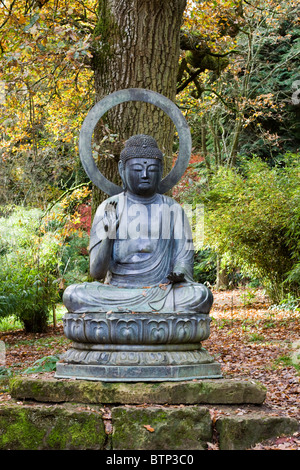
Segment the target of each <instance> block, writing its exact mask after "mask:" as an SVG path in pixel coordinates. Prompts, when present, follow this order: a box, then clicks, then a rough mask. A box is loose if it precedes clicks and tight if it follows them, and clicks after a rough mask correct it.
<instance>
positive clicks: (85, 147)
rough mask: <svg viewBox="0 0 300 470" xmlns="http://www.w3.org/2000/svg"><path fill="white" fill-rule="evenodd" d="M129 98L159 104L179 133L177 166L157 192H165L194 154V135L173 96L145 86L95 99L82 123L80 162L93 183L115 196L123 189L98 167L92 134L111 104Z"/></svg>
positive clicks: (177, 178)
mask: <svg viewBox="0 0 300 470" xmlns="http://www.w3.org/2000/svg"><path fill="white" fill-rule="evenodd" d="M127 101H143V102H145V103H151V104H153V105H155V106H157V107H158V108H160V109H162V110H163V111H164V112H165V113H166V114H167V115H168V116H169V117H170V119H172V121H173V123H174V125H175V127H176V130H177V133H178V137H179V152H178V156H177V160H176V162H175V165H174V167H173V168H172V169H171V171H170V173H169V174H168V175H167V176H166V177H165V178H163V179H162V181H161V182H160V184H159V187H158V192H159V193H160V194H164V193H166V192H167V191H169V190H170V189H171V188H172V187H173V186H174V185H175V184H176V183H177V182H178V181H179V180H180V178H181V177H182V175H183V173H184V172H185V170H186V168H187V166H188V163H189V160H190V156H191V149H192V139H191V133H190V130H189V127H188V125H187V122H186V120H185V117H184V116H183V114H182V113H181V111H180V109H179V108H178V107H177V106H176V105H175V104H174V103H173V102H172V101H171V100H169V99H168V98H166V97H165V96H163V95H161V94H160V93H157V92H155V91H150V90H145V89H143V88H128V89H125V90H118V91H115V92H114V93H111V94H110V95H108V96H106V97H105V98H103V99H102V100H101V101H99V102H98V103H96V104H95V105H94V106H93V108H92V109H91V110H90V111H89V113H88V114H87V116H86V118H85V120H84V121H83V124H82V126H81V130H80V135H79V155H80V159H81V163H82V165H83V168H84V170H85V172H86V174H87V175H88V176H89V177H90V179H91V181H92V182H93V183H94V185H95V186H97V187H98V188H99V189H101V190H102V191H104V192H105V193H107V194H108V195H109V196H114V195H115V194H119V193H121V192H122V191H123V189H122V188H121V186H118V185H116V184H114V183H112V182H111V181H109V180H108V179H106V178H105V177H104V176H103V175H102V173H101V172H100V170H99V168H98V167H97V165H96V163H95V161H94V158H93V154H92V136H93V132H94V129H95V127H96V124H97V122H98V121H99V120H100V119H101V117H102V116H103V115H104V114H105V113H106V112H107V111H109V110H110V109H111V108H113V107H115V106H117V105H118V104H121V103H125V102H127Z"/></svg>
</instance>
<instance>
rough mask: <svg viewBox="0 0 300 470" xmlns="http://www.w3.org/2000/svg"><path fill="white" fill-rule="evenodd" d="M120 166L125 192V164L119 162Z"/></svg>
mask: <svg viewBox="0 0 300 470" xmlns="http://www.w3.org/2000/svg"><path fill="white" fill-rule="evenodd" d="M118 166H119V173H120V176H121V180H122V183H123V189H124V191H125V189H126V183H125V168H124V164H123V162H122V161H121V160H119V163H118Z"/></svg>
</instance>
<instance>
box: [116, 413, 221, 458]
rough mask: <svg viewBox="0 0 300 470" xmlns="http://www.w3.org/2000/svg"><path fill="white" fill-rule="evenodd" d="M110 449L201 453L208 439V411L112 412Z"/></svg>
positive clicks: (209, 428) (210, 436)
mask: <svg viewBox="0 0 300 470" xmlns="http://www.w3.org/2000/svg"><path fill="white" fill-rule="evenodd" d="M112 423H113V434H112V448H113V449H114V450H141V449H143V450H170V449H176V450H203V449H205V448H206V446H207V442H208V441H211V439H212V433H213V428H212V421H211V417H210V413H209V410H208V408H205V407H200V406H186V407H183V408H179V407H178V408H174V407H173V408H172V407H171V408H166V407H157V408H155V407H147V408H139V407H125V406H119V407H115V408H113V409H112Z"/></svg>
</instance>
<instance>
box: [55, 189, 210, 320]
mask: <svg viewBox="0 0 300 470" xmlns="http://www.w3.org/2000/svg"><path fill="white" fill-rule="evenodd" d="M108 202H114V203H117V206H116V211H117V217H118V219H119V227H118V229H117V231H116V233H115V237H113V238H115V239H114V241H113V247H112V252H111V257H110V262H109V267H108V272H107V276H106V279H105V280H104V282H102V283H101V282H99V281H94V282H85V283H83V284H75V285H71V286H69V287H67V289H66V290H65V292H64V296H63V302H64V304H65V306H66V307H67V309H68V311H69V312H72V313H84V312H108V311H111V312H141V313H147V312H149V313H151V312H152V313H153V312H159V313H195V312H198V313H209V311H210V308H211V306H212V302H213V296H212V293H211V291H210V290H209V289H208V288H207V287H205V286H204V285H202V284H198V283H196V282H194V281H193V258H194V249H193V244H192V233H191V229H190V225H189V223H188V219H187V217H186V214H185V213H184V211H183V209H182V207H181V206H180V205H179V204H178V203H176V202H175V201H174V200H173V199H172V198H170V197H168V196H165V195H161V194H155V195H154V196H152V197H150V198H145V197H143V198H141V197H138V196H134V195H131V194H130V195H129V194H128V193H126V192H125V193H121V194H118V195H116V196H113V197H111V198H109V199H107V200H106V201H104V202H103V203H102V204H101V205H100V206H99V208H98V210H97V212H96V214H95V217H94V221H93V225H92V228H91V235H90V246H89V250H90V253H91V252H92V250H97V249H99V246H100V244H101V243H102V241H103V240H104V239H105V238H106V237H107V232H106V231H105V229H104V221H103V216H104V210H105V207H107V203H108ZM171 272H180V273H183V274H184V277H185V279H184V281H182V282H179V283H172V282H170V281H169V280H168V278H167V276H168V274H170V273H171Z"/></svg>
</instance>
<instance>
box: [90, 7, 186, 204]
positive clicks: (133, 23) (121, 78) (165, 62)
mask: <svg viewBox="0 0 300 470" xmlns="http://www.w3.org/2000/svg"><path fill="white" fill-rule="evenodd" d="M185 5H186V0H176V1H175V0H151V1H150V0H99V22H98V25H97V27H96V28H95V34H94V37H95V42H94V50H93V69H94V77H95V91H96V101H99V100H101V99H102V98H103V97H104V96H106V95H108V94H109V93H112V92H114V91H116V90H120V89H125V88H146V89H149V90H153V91H156V92H158V93H161V94H163V95H165V96H166V97H168V98H169V99H171V100H172V101H174V100H175V97H176V78H177V71H178V61H179V52H180V49H179V40H180V27H181V24H182V15H183V11H184V8H185ZM105 133H107V136H109V134H110V135H111V134H114V135H115V134H116V135H117V136H116V138H115V142H114V143H110V145H109V146H108V147H106V149H105V150H104V146H103V143H101V142H103V138H104V136H105ZM139 133H144V134H150V135H152V136H153V137H154V138H155V139H156V140H157V142H158V145H159V147H160V148H161V150H162V151H163V152H164V154H165V156H166V159H165V174H166V173H167V172H168V171H169V170H170V168H171V166H172V150H173V148H172V147H173V139H174V126H173V123H172V121H171V120H170V118H169V117H168V116H166V115H165V114H164V113H163V111H162V110H160V109H159V108H157V107H155V106H153V105H151V104H149V103H147V104H146V103H140V102H131V103H124V104H122V105H118V106H116V107H115V108H114V109H112V110H110V111H109V112H108V113H107V114H106V115H105V116H104V119H103V120H102V122H101V123H99V125H98V126H97V129H96V131H95V141H96V143H97V144H98V145H99V147H100V151H99V157H98V165H99V168H100V170H101V172H102V173H103V174H104V176H106V178H108V179H110V180H111V181H113V182H114V183H117V184H120V180H119V175H118V169H117V162H118V160H119V155H120V151H121V149H122V148H123V145H124V142H125V140H126V139H128V138H129V137H130V136H131V135H134V134H139ZM109 140H110V139H109V138H108V139H106V141H105V142H106V143H107V141H109ZM106 197H107V195H105V194H103V193H102V192H101V191H99V190H97V188H95V189H94V191H93V213H94V211H95V209H96V207H97V206H98V205H99V203H100V202H102V201H103V200H104V199H105V198H106Z"/></svg>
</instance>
